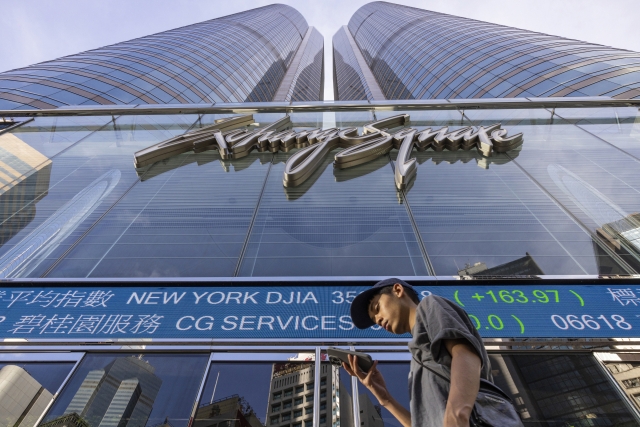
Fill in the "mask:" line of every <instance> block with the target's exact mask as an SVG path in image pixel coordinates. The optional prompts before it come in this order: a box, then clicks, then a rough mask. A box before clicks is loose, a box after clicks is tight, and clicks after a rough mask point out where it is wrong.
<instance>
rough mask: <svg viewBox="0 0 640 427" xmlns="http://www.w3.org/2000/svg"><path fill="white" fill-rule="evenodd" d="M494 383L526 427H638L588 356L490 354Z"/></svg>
mask: <svg viewBox="0 0 640 427" xmlns="http://www.w3.org/2000/svg"><path fill="white" fill-rule="evenodd" d="M489 358H490V360H491V368H492V374H493V377H494V381H495V382H496V384H497V385H498V386H499V387H500V388H502V389H503V390H504V391H505V392H507V394H509V395H510V396H511V397H512V399H513V401H514V402H515V405H516V409H517V410H518V412H519V413H520V416H521V417H522V420H523V423H524V425H525V427H529V426H532V427H533V426H535V427H538V426H554V427H555V426H616V427H631V426H637V425H638V421H637V420H636V419H635V417H634V415H633V414H632V412H631V410H630V408H629V407H628V406H627V405H626V404H625V402H624V400H623V398H622V396H621V394H620V393H619V392H618V391H617V390H616V387H615V385H614V384H613V383H612V382H611V381H610V380H609V379H608V378H607V376H606V374H605V373H604V372H603V370H602V368H601V367H600V366H598V361H597V360H596V359H595V358H594V357H593V355H591V354H537V355H536V354H513V355H511V354H491V355H490V356H489Z"/></svg>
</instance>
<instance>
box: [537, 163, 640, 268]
mask: <svg viewBox="0 0 640 427" xmlns="http://www.w3.org/2000/svg"><path fill="white" fill-rule="evenodd" d="M547 172H548V173H549V176H551V179H552V180H553V182H554V183H555V184H556V185H557V186H558V188H560V189H561V190H562V192H563V193H565V194H566V195H567V196H568V197H569V198H570V199H571V201H573V202H574V203H575V205H576V206H578V207H579V208H580V210H581V211H582V212H583V213H584V214H586V215H587V216H588V217H589V219H591V221H593V222H594V223H595V224H596V226H597V227H598V228H597V229H596V230H595V231H596V233H597V235H598V236H599V237H601V238H602V239H603V240H604V242H606V244H607V246H609V248H610V249H611V250H613V251H614V252H615V253H617V254H618V255H620V256H621V257H622V258H624V260H625V261H627V262H629V263H630V264H632V265H633V266H634V267H636V268H640V214H638V213H633V214H628V213H626V212H625V211H624V210H623V209H622V208H621V207H620V206H618V205H617V204H615V203H614V202H613V201H612V200H610V199H609V198H608V197H607V196H605V195H604V194H602V193H601V192H600V191H598V190H596V189H595V188H594V187H593V186H591V185H590V184H588V183H587V182H585V181H584V180H583V179H582V178H580V177H579V176H577V175H576V174H574V173H573V172H570V171H569V170H567V169H565V168H564V167H562V166H560V165H557V164H550V165H549V166H547ZM598 258H603V257H598ZM605 267H606V266H605ZM608 270H610V268H609V269H607V271H602V273H608V272H609V271H608Z"/></svg>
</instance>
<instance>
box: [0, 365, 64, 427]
mask: <svg viewBox="0 0 640 427" xmlns="http://www.w3.org/2000/svg"><path fill="white" fill-rule="evenodd" d="M72 368H73V363H0V426H3V427H4V426H11V427H14V426H15V427H23V426H32V425H34V424H35V423H36V421H37V420H38V418H40V416H42V414H43V413H44V411H45V410H46V409H47V406H48V405H49V403H50V402H51V400H52V399H53V396H54V394H55V393H56V392H57V391H58V389H59V388H60V386H61V385H62V382H63V381H64V379H65V378H66V377H67V375H68V374H69V372H70V371H71V369H72Z"/></svg>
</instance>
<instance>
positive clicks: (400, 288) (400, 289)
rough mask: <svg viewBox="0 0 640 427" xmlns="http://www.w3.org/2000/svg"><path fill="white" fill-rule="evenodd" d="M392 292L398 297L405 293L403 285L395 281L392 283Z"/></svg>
mask: <svg viewBox="0 0 640 427" xmlns="http://www.w3.org/2000/svg"><path fill="white" fill-rule="evenodd" d="M393 293H394V294H395V295H396V296H397V297H398V298H402V297H403V296H404V294H405V292H404V286H402V285H401V284H400V283H396V284H394V285H393Z"/></svg>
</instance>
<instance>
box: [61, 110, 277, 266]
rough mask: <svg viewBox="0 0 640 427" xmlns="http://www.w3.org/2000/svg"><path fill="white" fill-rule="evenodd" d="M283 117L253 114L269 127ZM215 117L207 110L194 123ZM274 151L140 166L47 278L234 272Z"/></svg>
mask: <svg viewBox="0 0 640 427" xmlns="http://www.w3.org/2000/svg"><path fill="white" fill-rule="evenodd" d="M280 117H282V115H281V114H256V115H254V120H258V121H259V122H256V123H258V124H260V125H261V126H264V125H265V124H269V123H270V121H272V120H277V119H278V118H280ZM217 118H221V117H217V116H216V117H210V116H206V117H204V118H202V120H198V122H197V126H200V125H201V124H203V125H206V124H208V123H209V122H212V121H213V120H214V119H217ZM201 122H203V123H201ZM251 128H252V129H255V128H256V126H251ZM149 145H150V144H149ZM147 146H148V145H147ZM272 157H273V155H272V154H271V153H257V152H253V153H250V154H249V155H248V156H246V157H243V158H240V159H233V160H222V159H221V158H220V155H219V154H218V152H217V151H212V150H209V151H204V152H202V153H198V154H196V153H193V152H187V153H184V154H180V155H177V156H174V157H171V158H168V159H165V160H162V161H159V162H156V163H154V164H153V165H151V166H149V167H148V168H147V169H144V170H142V171H138V173H139V175H140V177H139V181H138V182H137V183H136V185H135V186H133V187H132V188H131V189H130V190H129V191H128V192H127V194H126V195H124V197H122V198H121V199H120V200H118V202H117V204H115V205H114V206H113V207H112V209H111V210H110V211H109V212H108V213H107V214H106V215H105V216H104V217H103V218H102V219H101V220H100V222H99V223H98V224H96V225H95V227H93V228H92V229H91V230H90V232H89V233H87V234H86V236H84V237H83V239H82V240H81V241H80V242H79V244H77V246H76V247H74V248H73V250H72V251H70V253H69V254H68V255H67V256H66V257H65V259H64V260H63V261H62V262H61V263H60V265H59V266H58V267H57V268H56V269H55V270H53V271H52V272H51V273H50V275H49V276H50V277H150V276H151V277H211V276H233V275H234V274H235V271H236V268H237V265H238V258H239V256H240V253H241V250H242V247H243V244H244V242H245V240H246V237H247V234H248V230H249V226H250V224H251V221H252V218H253V214H254V211H255V208H256V205H257V203H258V199H259V197H260V192H261V190H262V185H263V183H264V180H265V177H266V174H267V172H268V171H269V164H270V162H271V158H272ZM132 158H133V157H132V156H131V157H129V158H128V161H129V162H131V161H132ZM129 169H130V170H133V168H132V167H131V165H129Z"/></svg>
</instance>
